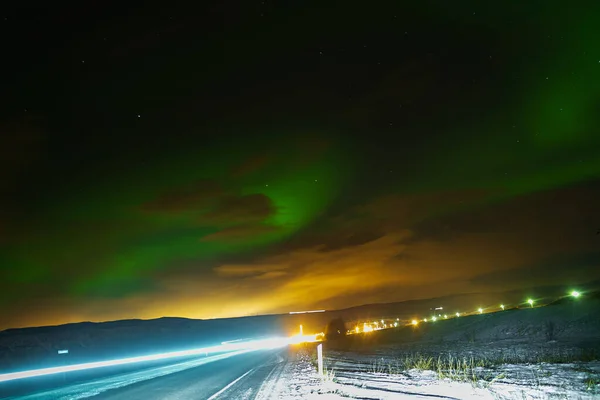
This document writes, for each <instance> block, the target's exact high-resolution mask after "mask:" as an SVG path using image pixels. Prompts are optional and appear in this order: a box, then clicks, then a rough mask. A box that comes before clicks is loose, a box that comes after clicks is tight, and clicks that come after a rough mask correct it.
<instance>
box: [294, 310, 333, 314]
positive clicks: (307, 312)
mask: <svg viewBox="0 0 600 400" xmlns="http://www.w3.org/2000/svg"><path fill="white" fill-rule="evenodd" d="M325 311H326V310H311V311H290V314H311V313H317V312H325Z"/></svg>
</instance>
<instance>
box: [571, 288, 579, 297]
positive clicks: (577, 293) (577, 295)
mask: <svg viewBox="0 0 600 400" xmlns="http://www.w3.org/2000/svg"><path fill="white" fill-rule="evenodd" d="M579 296H581V293H579V292H578V291H577V290H573V291H572V292H571V297H574V298H578V297H579Z"/></svg>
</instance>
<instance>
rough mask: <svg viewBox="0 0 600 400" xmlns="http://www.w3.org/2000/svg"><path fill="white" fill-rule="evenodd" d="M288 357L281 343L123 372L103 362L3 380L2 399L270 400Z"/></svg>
mask: <svg viewBox="0 0 600 400" xmlns="http://www.w3.org/2000/svg"><path fill="white" fill-rule="evenodd" d="M286 361H287V349H286V348H283V349H281V348H280V349H275V350H257V351H250V352H237V353H228V354H221V355H214V356H208V357H194V358H187V359H185V360H181V359H179V360H175V359H174V360H171V361H169V362H168V363H163V364H162V365H155V366H152V367H148V366H147V365H146V366H144V365H141V364H140V365H139V366H136V367H135V368H132V367H130V368H129V369H128V370H127V371H125V372H123V371H121V372H118V373H115V371H111V370H109V369H106V370H104V369H103V368H99V369H98V370H97V371H94V373H93V375H94V376H90V373H89V372H88V374H87V376H86V377H85V378H81V377H79V378H78V379H74V378H72V377H68V376H67V375H68V374H65V375H64V376H53V377H52V378H46V379H45V382H44V383H43V384H42V383H40V382H36V379H38V380H39V379H40V378H30V379H24V380H22V381H21V382H18V384H17V383H13V384H11V385H7V384H0V399H23V400H46V399H56V400H59V399H70V400H75V399H82V398H89V399H93V400H101V399H102V400H105V399H106V400H136V399H143V400H153V399H157V400H194V399H198V400H201V399H206V400H218V399H239V400H249V399H256V398H257V395H258V397H259V398H260V399H261V400H267V399H268V398H269V396H268V390H269V387H270V386H272V384H273V383H274V380H276V379H277V378H278V374H279V373H280V371H281V370H282V367H283V365H284V364H285V363H286ZM49 379H50V381H49ZM259 393H260V395H259ZM265 394H266V395H265Z"/></svg>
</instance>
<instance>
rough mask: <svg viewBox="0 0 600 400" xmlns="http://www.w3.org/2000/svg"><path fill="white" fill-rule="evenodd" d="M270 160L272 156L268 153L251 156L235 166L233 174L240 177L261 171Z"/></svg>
mask: <svg viewBox="0 0 600 400" xmlns="http://www.w3.org/2000/svg"><path fill="white" fill-rule="evenodd" d="M270 160H271V157H269V156H267V155H266V154H263V155H259V156H255V157H251V158H249V159H247V160H246V161H244V162H243V163H242V164H240V165H238V166H236V167H234V168H233V169H232V171H231V175H232V176H233V177H234V178H239V177H243V176H246V175H249V174H252V173H254V172H257V171H260V170H261V169H263V168H264V167H265V166H266V165H267V164H268V163H269V161H270Z"/></svg>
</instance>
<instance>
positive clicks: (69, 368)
mask: <svg viewBox="0 0 600 400" xmlns="http://www.w3.org/2000/svg"><path fill="white" fill-rule="evenodd" d="M288 344H290V338H269V339H260V340H250V341H245V342H224V343H223V344H221V345H217V346H211V347H203V348H199V349H192V350H184V351H173V352H169V353H159V354H152V355H148V356H139V357H129V358H121V359H118V360H110V361H97V362H89V363H83V364H74V365H66V366H60V367H51V368H41V369H34V370H29V371H20V372H11V373H7V374H0V382H7V381H12V380H16V379H24V378H33V377H36V376H45V375H53V374H59V373H62V372H74V371H83V370H88V369H94V368H103V367H112V366H117V365H125V364H133V363H139V362H146V361H157V360H164V359H169V358H175V357H186V356H196V355H197V356H199V355H207V354H208V353H224V352H233V351H241V350H248V351H252V350H263V349H264V350H266V349H274V348H278V347H285V346H287V345H288Z"/></svg>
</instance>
